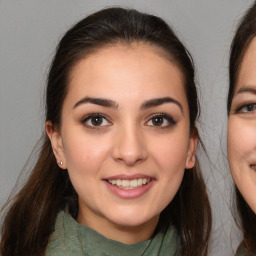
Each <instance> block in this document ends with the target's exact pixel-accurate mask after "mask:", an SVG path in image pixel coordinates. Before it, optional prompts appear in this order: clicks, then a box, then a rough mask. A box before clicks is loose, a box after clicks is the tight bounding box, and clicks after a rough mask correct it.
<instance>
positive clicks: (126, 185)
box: [108, 178, 150, 189]
mask: <svg viewBox="0 0 256 256" xmlns="http://www.w3.org/2000/svg"><path fill="white" fill-rule="evenodd" d="M108 182H109V183H110V184H112V185H115V186H117V187H119V188H123V189H135V188H138V187H141V186H142V185H146V184H147V183H149V182H150V179H142V178H139V179H133V180H120V179H117V180H108Z"/></svg>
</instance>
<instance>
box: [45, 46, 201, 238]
mask: <svg viewBox="0 0 256 256" xmlns="http://www.w3.org/2000/svg"><path fill="white" fill-rule="evenodd" d="M48 134H49V136H50V137H51V138H52V144H53V148H54V152H55V155H56V158H57V160H58V161H62V162H63V165H62V168H63V169H67V170H68V173H69V175H70V179H71V182H72V184H73V186H74V188H75V190H76V191H77V194H78V198H79V214H78V221H79V222H81V223H83V224H85V225H87V226H89V227H91V228H93V229H95V230H96V231H98V232H100V233H101V234H103V235H105V236H107V237H109V238H112V239H115V240H120V239H121V238H120V237H116V236H115V232H114V231H113V230H115V228H119V229H120V227H122V229H127V230H128V229H131V228H135V227H136V228H138V227H144V226H147V225H150V227H152V230H151V234H150V235H152V232H153V231H154V229H155V227H156V225H157V222H158V219H159V214H160V213H161V211H162V210H163V209H164V208H165V207H166V206H167V205H168V204H169V203H170V201H171V200H172V199H173V197H174V195H175V194H176V192H177V190H178V189H179V186H180V184H181V181H182V178H183V174H184V169H185V168H192V167H193V166H194V162H195V151H196V141H197V138H196V136H190V127H189V110H188V103H187V99H186V95H185V90H184V82H183V76H182V73H181V71H180V69H179V68H178V67H177V66H176V65H174V64H173V63H172V62H170V61H169V60H168V59H167V58H166V57H164V53H163V52H162V51H161V50H160V49H158V48H156V47H153V46H149V45H146V44H142V43H137V44H135V43H134V44H132V45H122V44H119V45H116V46H109V47H105V48H103V49H100V50H98V51H97V52H95V53H93V54H91V55H89V56H87V57H86V58H84V59H83V60H81V61H80V62H79V63H78V64H77V65H76V67H75V68H74V70H73V71H72V74H71V77H70V83H69V89H68V94H67V96H66V99H65V101H64V104H63V110H62V123H61V129H60V133H58V132H52V133H49V132H48ZM188 171H190V170H188Z"/></svg>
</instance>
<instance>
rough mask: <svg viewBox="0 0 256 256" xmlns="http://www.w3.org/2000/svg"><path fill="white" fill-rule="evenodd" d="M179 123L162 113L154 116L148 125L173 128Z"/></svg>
mask: <svg viewBox="0 0 256 256" xmlns="http://www.w3.org/2000/svg"><path fill="white" fill-rule="evenodd" d="M176 123H177V121H175V120H174V119H173V118H172V117H171V116H170V115H167V114H164V113H160V114H156V115H153V116H152V117H151V118H150V119H149V120H148V121H147V122H146V125H148V126H153V127H161V128H165V127H171V126H173V125H176Z"/></svg>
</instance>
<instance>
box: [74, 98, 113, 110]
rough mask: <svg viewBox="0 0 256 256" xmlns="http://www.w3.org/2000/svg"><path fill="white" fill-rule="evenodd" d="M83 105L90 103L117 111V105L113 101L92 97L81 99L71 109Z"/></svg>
mask: <svg viewBox="0 0 256 256" xmlns="http://www.w3.org/2000/svg"><path fill="white" fill-rule="evenodd" d="M84 103H92V104H95V105H100V106H103V107H108V108H114V109H117V108H118V104H117V103H116V102H114V101H113V100H109V99H104V98H92V97H84V98H83V99H81V100H79V101H78V102H77V103H76V104H75V105H74V107H73V109H74V108H76V107H78V106H79V105H82V104H84Z"/></svg>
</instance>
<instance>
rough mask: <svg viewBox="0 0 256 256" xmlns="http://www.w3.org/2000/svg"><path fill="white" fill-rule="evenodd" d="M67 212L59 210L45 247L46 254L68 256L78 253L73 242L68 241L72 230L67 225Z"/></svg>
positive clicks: (47, 255)
mask: <svg viewBox="0 0 256 256" xmlns="http://www.w3.org/2000/svg"><path fill="white" fill-rule="evenodd" d="M66 215H67V214H66V213H65V212H64V211H61V212H60V213H59V214H58V216H57V219H56V222H55V227H54V231H53V233H52V234H51V236H50V240H49V242H48V245H47V248H46V253H45V255H46V256H70V255H80V254H79V252H78V251H79V250H78V248H77V247H76V246H75V243H73V244H72V241H70V237H69V236H70V235H72V234H71V232H72V230H69V228H68V225H67V223H66V222H67V216H66Z"/></svg>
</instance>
